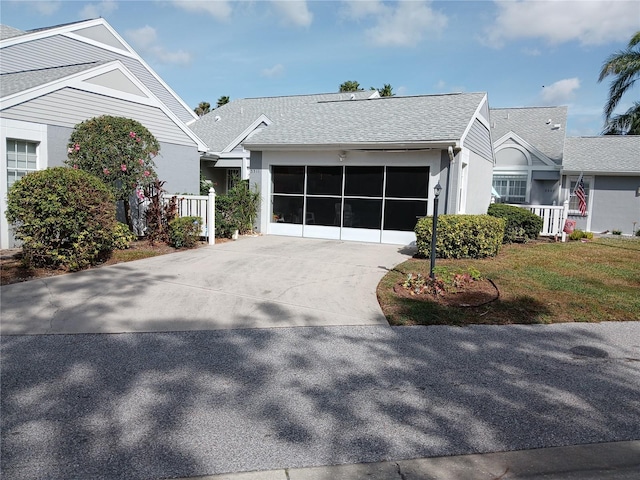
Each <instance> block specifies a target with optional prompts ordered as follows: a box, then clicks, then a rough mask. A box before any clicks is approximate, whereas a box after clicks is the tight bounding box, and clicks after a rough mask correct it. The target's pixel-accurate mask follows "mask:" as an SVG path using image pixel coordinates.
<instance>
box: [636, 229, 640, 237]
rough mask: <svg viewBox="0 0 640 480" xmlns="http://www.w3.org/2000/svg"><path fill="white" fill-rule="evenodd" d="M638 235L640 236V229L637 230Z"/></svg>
mask: <svg viewBox="0 0 640 480" xmlns="http://www.w3.org/2000/svg"><path fill="white" fill-rule="evenodd" d="M636 237H640V229H638V230H636Z"/></svg>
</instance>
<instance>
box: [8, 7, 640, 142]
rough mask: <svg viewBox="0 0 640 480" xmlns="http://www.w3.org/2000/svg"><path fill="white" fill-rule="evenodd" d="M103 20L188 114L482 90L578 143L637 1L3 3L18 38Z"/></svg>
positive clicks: (594, 128) (598, 117)
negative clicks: (535, 114)
mask: <svg viewBox="0 0 640 480" xmlns="http://www.w3.org/2000/svg"><path fill="white" fill-rule="evenodd" d="M99 16H102V17H104V18H105V19H106V20H107V21H108V22H109V23H110V24H111V25H112V26H113V27H114V28H115V29H116V31H118V33H119V34H120V35H122V36H123V37H124V39H125V40H126V41H127V42H128V43H129V44H130V45H131V46H132V47H133V48H134V49H136V51H137V52H138V53H139V54H140V55H141V56H142V57H143V58H144V59H145V61H147V63H149V64H150V65H151V67H152V68H154V69H155V70H156V72H157V73H158V74H159V75H160V76H161V77H162V78H163V79H164V80H165V82H166V83H168V84H169V86H170V87H171V88H173V89H174V90H175V91H176V93H177V94H178V95H180V96H181V97H182V98H183V99H184V101H185V102H186V103H187V104H188V105H190V106H192V107H195V106H197V104H198V103H199V102H200V101H203V100H204V101H208V102H210V103H211V104H212V105H215V102H216V100H217V99H218V97H220V96H221V95H228V96H229V97H231V99H237V98H246V97H261V96H276V95H295V94H306V93H324V92H333V91H337V90H338V87H339V85H340V84H341V83H342V82H344V81H345V80H355V81H358V82H359V83H360V85H361V86H362V87H364V88H365V89H368V88H369V87H381V86H382V85H383V84H385V83H390V84H391V85H392V86H393V88H394V91H395V92H396V93H397V94H401V95H420V94H433V93H448V92H455V91H465V92H478V91H483V92H488V94H489V103H490V105H491V106H492V107H519V106H543V105H568V106H569V120H568V128H567V130H568V135H596V134H598V133H599V132H600V130H601V128H602V107H603V105H604V102H605V100H606V95H607V88H608V83H607V82H606V81H605V82H604V83H602V84H598V82H597V79H598V73H599V70H600V67H601V65H602V63H603V61H604V59H605V58H606V57H607V56H608V55H610V54H611V53H613V52H615V51H617V50H620V49H623V48H625V47H626V44H627V42H628V41H629V39H630V38H631V36H632V35H633V33H634V32H635V31H637V30H640V2H638V1H637V0H633V1H624V0H622V1H620V0H616V1H609V2H600V1H589V0H582V1H538V0H536V1H529V0H521V1H500V2H492V1H471V2H469V1H447V2H427V1H418V0H411V1H405V2H382V1H361V0H357V1H306V2H305V1H267V0H262V1H206V2H201V1H189V0H181V1H152V0H149V1H119V2H116V1H99V2H85V1H71V0H67V1H57V0H50V1H47V2H37V1H10V0H2V1H1V3H0V19H1V21H2V23H3V24H6V25H11V26H13V27H16V28H19V29H22V30H28V29H33V28H39V27H44V26H51V25H57V24H60V23H67V22H72V21H77V20H82V19H88V18H95V17H99ZM639 88H640V86H638V87H636V89H635V91H633V92H631V94H630V95H627V96H626V97H625V98H624V99H623V102H622V104H621V110H622V109H625V110H626V108H628V107H629V106H630V105H631V103H632V100H634V99H635V100H637V98H638V97H640V95H639V93H640V92H639V91H638V89H639Z"/></svg>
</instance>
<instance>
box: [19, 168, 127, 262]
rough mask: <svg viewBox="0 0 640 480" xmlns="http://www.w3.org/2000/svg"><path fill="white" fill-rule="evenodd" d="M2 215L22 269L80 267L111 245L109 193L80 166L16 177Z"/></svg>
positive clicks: (100, 256)
mask: <svg viewBox="0 0 640 480" xmlns="http://www.w3.org/2000/svg"><path fill="white" fill-rule="evenodd" d="M7 219H8V220H9V222H10V223H13V224H14V225H15V227H16V230H15V236H16V239H18V240H20V241H22V252H23V262H24V263H25V266H27V267H44V268H63V269H67V270H71V271H74V270H81V269H83V268H86V267H89V266H91V265H95V264H97V263H99V262H100V261H102V260H104V259H105V258H107V257H108V256H109V255H110V253H111V251H112V249H113V242H114V232H115V230H116V207H115V202H114V196H113V193H112V191H111V189H110V188H109V187H108V186H107V185H105V184H104V183H103V182H102V181H100V179H99V178H96V177H95V176H93V175H91V174H90V173H88V172H85V171H83V170H76V169H73V168H67V167H56V168H50V169H48V170H40V171H37V172H32V173H29V174H28V175H26V176H25V177H23V178H22V179H20V180H18V181H17V182H16V183H14V184H13V185H12V186H11V188H10V189H9V194H8V206H7Z"/></svg>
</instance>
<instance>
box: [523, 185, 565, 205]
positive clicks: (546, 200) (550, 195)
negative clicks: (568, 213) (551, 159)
mask: <svg viewBox="0 0 640 480" xmlns="http://www.w3.org/2000/svg"><path fill="white" fill-rule="evenodd" d="M559 188H560V180H533V181H532V182H531V195H530V197H529V203H531V204H532V205H552V204H553V202H556V203H557V200H558V191H559Z"/></svg>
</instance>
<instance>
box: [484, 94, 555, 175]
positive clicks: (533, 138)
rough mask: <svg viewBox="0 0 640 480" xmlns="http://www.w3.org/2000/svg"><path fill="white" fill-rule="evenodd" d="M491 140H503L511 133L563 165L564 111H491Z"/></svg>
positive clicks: (514, 109) (493, 109)
mask: <svg viewBox="0 0 640 480" xmlns="http://www.w3.org/2000/svg"><path fill="white" fill-rule="evenodd" d="M490 115H491V121H490V123H491V136H492V138H493V139H494V146H495V144H496V139H500V138H502V137H503V136H504V135H506V134H508V133H509V132H514V133H515V134H517V135H518V137H519V138H520V139H522V140H524V141H526V142H527V143H528V144H529V145H531V146H532V147H534V148H535V149H537V150H538V151H540V152H542V153H543V154H544V156H546V157H547V158H549V159H551V160H553V161H554V162H556V163H560V162H561V161H562V153H563V148H564V138H565V132H566V125H567V107H523V108H491V109H490Z"/></svg>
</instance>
